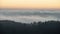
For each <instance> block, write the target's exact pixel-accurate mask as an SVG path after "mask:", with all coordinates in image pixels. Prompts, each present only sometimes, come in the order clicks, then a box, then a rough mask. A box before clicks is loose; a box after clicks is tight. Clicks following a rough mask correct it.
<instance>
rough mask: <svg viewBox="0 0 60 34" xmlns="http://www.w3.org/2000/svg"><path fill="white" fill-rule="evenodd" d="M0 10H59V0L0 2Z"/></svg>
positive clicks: (13, 0) (4, 0) (0, 0)
mask: <svg viewBox="0 0 60 34" xmlns="http://www.w3.org/2000/svg"><path fill="white" fill-rule="evenodd" d="M0 8H37V9H41V8H60V0H0Z"/></svg>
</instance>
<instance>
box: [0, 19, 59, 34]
mask: <svg viewBox="0 0 60 34" xmlns="http://www.w3.org/2000/svg"><path fill="white" fill-rule="evenodd" d="M0 34H60V21H53V20H52V21H46V22H41V21H39V22H33V23H31V24H27V23H21V22H15V21H11V20H0Z"/></svg>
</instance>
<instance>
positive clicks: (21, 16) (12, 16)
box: [0, 10, 60, 23]
mask: <svg viewBox="0 0 60 34" xmlns="http://www.w3.org/2000/svg"><path fill="white" fill-rule="evenodd" d="M0 20H13V21H17V22H26V23H28V22H33V21H48V20H60V12H59V11H41V10H0Z"/></svg>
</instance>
